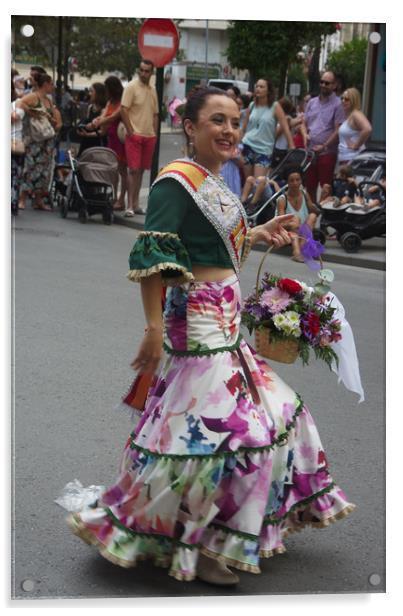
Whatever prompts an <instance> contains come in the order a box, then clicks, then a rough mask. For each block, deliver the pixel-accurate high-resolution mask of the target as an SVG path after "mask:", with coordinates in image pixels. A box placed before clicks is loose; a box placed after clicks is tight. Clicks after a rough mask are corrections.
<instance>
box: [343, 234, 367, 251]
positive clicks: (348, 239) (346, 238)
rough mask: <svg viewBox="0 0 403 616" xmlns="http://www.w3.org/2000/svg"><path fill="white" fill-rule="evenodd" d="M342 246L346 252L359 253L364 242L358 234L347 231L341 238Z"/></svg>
mask: <svg viewBox="0 0 403 616" xmlns="http://www.w3.org/2000/svg"><path fill="white" fill-rule="evenodd" d="M340 244H341V245H342V246H343V248H344V250H345V251H346V252H358V251H359V249H360V248H361V244H362V241H361V238H360V236H359V235H358V234H357V233H354V232H353V231H347V233H343V235H342V236H341V238H340Z"/></svg>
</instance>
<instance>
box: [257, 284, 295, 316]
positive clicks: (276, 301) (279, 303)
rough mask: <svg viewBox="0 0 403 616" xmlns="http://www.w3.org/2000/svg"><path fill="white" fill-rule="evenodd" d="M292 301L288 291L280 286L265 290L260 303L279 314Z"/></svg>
mask: <svg viewBox="0 0 403 616" xmlns="http://www.w3.org/2000/svg"><path fill="white" fill-rule="evenodd" d="M290 302H291V298H290V296H289V294H288V293H286V292H285V291H282V290H281V289H279V288H278V287H273V288H272V289H270V290H269V291H264V293H262V296H261V298H260V303H261V304H263V306H267V308H269V309H270V311H271V312H272V313H273V314H277V313H279V312H281V311H282V310H284V309H285V308H287V306H288V304H289V303H290Z"/></svg>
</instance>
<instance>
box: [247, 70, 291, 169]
mask: <svg viewBox="0 0 403 616" xmlns="http://www.w3.org/2000/svg"><path fill="white" fill-rule="evenodd" d="M277 123H279V124H280V126H281V128H282V130H283V132H284V135H285V136H286V139H287V143H288V147H289V148H290V149H293V148H294V147H295V146H294V142H293V139H292V136H291V132H290V129H289V127H288V123H287V119H286V117H285V114H284V111H283V110H282V108H281V105H279V104H278V103H277V102H276V101H275V90H274V86H273V84H272V82H271V81H270V80H269V79H266V78H262V79H259V80H258V81H257V82H256V85H255V100H254V102H252V103H251V104H250V105H249V108H248V111H247V113H246V115H245V118H244V125H243V133H244V135H243V138H242V157H243V162H244V173H245V177H248V176H250V175H254V176H255V177H259V176H261V175H267V172H268V170H269V168H270V166H271V159H272V154H273V150H274V143H275V141H276V126H277Z"/></svg>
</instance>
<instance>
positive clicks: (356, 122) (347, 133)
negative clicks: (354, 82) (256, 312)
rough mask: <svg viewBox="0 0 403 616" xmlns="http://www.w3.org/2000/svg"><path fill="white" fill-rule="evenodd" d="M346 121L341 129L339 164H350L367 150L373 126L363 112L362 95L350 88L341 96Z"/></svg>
mask: <svg viewBox="0 0 403 616" xmlns="http://www.w3.org/2000/svg"><path fill="white" fill-rule="evenodd" d="M341 103H342V105H343V109H344V113H345V114H346V119H345V120H344V122H343V124H341V126H340V127H339V149H338V163H339V164H340V165H346V164H349V163H350V162H351V161H352V160H353V159H354V158H355V157H356V156H357V154H359V153H360V152H362V151H363V150H365V143H366V141H367V140H368V138H369V136H370V134H371V132H372V126H371V124H370V122H369V121H368V120H367V118H366V117H365V115H364V114H363V112H362V111H361V95H360V93H359V91H358V90H357V89H356V88H348V89H347V90H345V92H343V94H342V96H341Z"/></svg>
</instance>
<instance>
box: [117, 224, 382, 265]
mask: <svg viewBox="0 0 403 616" xmlns="http://www.w3.org/2000/svg"><path fill="white" fill-rule="evenodd" d="M136 218H137V220H136ZM139 218H140V216H135V217H133V218H125V217H124V216H123V215H122V214H115V217H114V222H115V224H117V225H123V226H125V227H131V228H132V229H136V230H138V231H143V229H144V222H143V221H144V216H142V217H141V218H142V219H143V221H142V220H139ZM252 250H256V251H258V252H265V250H266V247H265V246H264V245H263V244H256V246H254V247H253V248H252ZM277 254H281V255H290V254H291V253H290V249H289V248H288V247H285V248H280V249H279V250H278V251H277ZM322 258H323V261H325V262H328V263H340V264H342V265H350V266H351V265H352V266H354V267H363V268H366V269H373V270H379V271H385V270H386V263H385V261H375V260H373V259H368V258H367V257H360V256H359V255H357V256H355V255H354V256H353V255H352V254H349V253H346V254H345V255H343V254H340V255H339V254H334V253H333V254H332V253H329V252H326V253H325V254H324V255H323V257H322Z"/></svg>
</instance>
